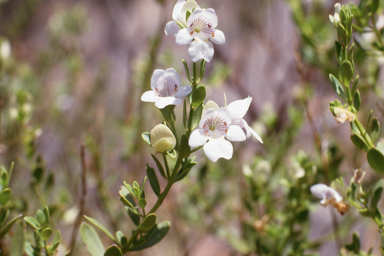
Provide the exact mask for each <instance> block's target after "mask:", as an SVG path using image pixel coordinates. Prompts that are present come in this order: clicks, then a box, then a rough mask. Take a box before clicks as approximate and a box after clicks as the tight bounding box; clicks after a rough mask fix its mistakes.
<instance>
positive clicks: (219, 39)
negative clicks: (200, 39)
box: [209, 29, 225, 44]
mask: <svg viewBox="0 0 384 256" xmlns="http://www.w3.org/2000/svg"><path fill="white" fill-rule="evenodd" d="M213 35H214V36H212V37H210V38H209V40H211V41H212V42H213V43H215V44H224V43H225V36H224V33H223V31H221V30H218V29H215V30H214V32H213Z"/></svg>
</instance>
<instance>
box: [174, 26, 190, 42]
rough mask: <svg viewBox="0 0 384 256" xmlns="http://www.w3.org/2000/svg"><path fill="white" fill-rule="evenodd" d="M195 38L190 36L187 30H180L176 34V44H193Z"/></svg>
mask: <svg viewBox="0 0 384 256" xmlns="http://www.w3.org/2000/svg"><path fill="white" fill-rule="evenodd" d="M192 40H193V37H192V36H191V35H190V34H189V31H188V29H187V28H183V29H180V30H179V32H177V34H176V44H178V45H186V44H189V43H191V42H192Z"/></svg>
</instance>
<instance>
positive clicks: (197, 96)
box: [191, 85, 206, 109]
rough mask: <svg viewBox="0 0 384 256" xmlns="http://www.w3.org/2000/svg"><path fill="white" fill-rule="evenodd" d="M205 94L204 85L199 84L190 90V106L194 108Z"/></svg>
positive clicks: (202, 100) (202, 101) (200, 102)
mask: <svg viewBox="0 0 384 256" xmlns="http://www.w3.org/2000/svg"><path fill="white" fill-rule="evenodd" d="M205 96H206V91H205V86H204V85H200V86H199V87H197V88H196V89H195V90H194V91H193V92H192V103H191V104H192V108H193V109H195V108H197V107H198V106H199V105H201V104H203V103H204V99H205Z"/></svg>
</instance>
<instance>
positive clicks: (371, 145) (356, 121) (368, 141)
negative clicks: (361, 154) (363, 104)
mask: <svg viewBox="0 0 384 256" xmlns="http://www.w3.org/2000/svg"><path fill="white" fill-rule="evenodd" d="M354 122H355V124H356V126H357V129H359V131H360V133H361V135H362V136H363V138H364V140H365V142H366V143H367V144H368V146H369V148H373V147H374V145H373V144H372V141H371V138H370V137H369V135H368V134H367V132H366V131H365V129H364V127H363V125H362V124H361V123H360V121H359V119H357V117H356V119H355V120H354Z"/></svg>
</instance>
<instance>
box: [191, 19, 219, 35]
mask: <svg viewBox="0 0 384 256" xmlns="http://www.w3.org/2000/svg"><path fill="white" fill-rule="evenodd" d="M213 31H214V30H213V28H212V22H211V21H210V20H209V19H208V18H206V17H204V16H202V15H199V16H197V17H195V18H194V19H193V20H192V22H191V25H189V33H190V35H191V36H195V37H200V38H202V39H205V38H208V37H210V36H214V35H215V34H214V32H213Z"/></svg>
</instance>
